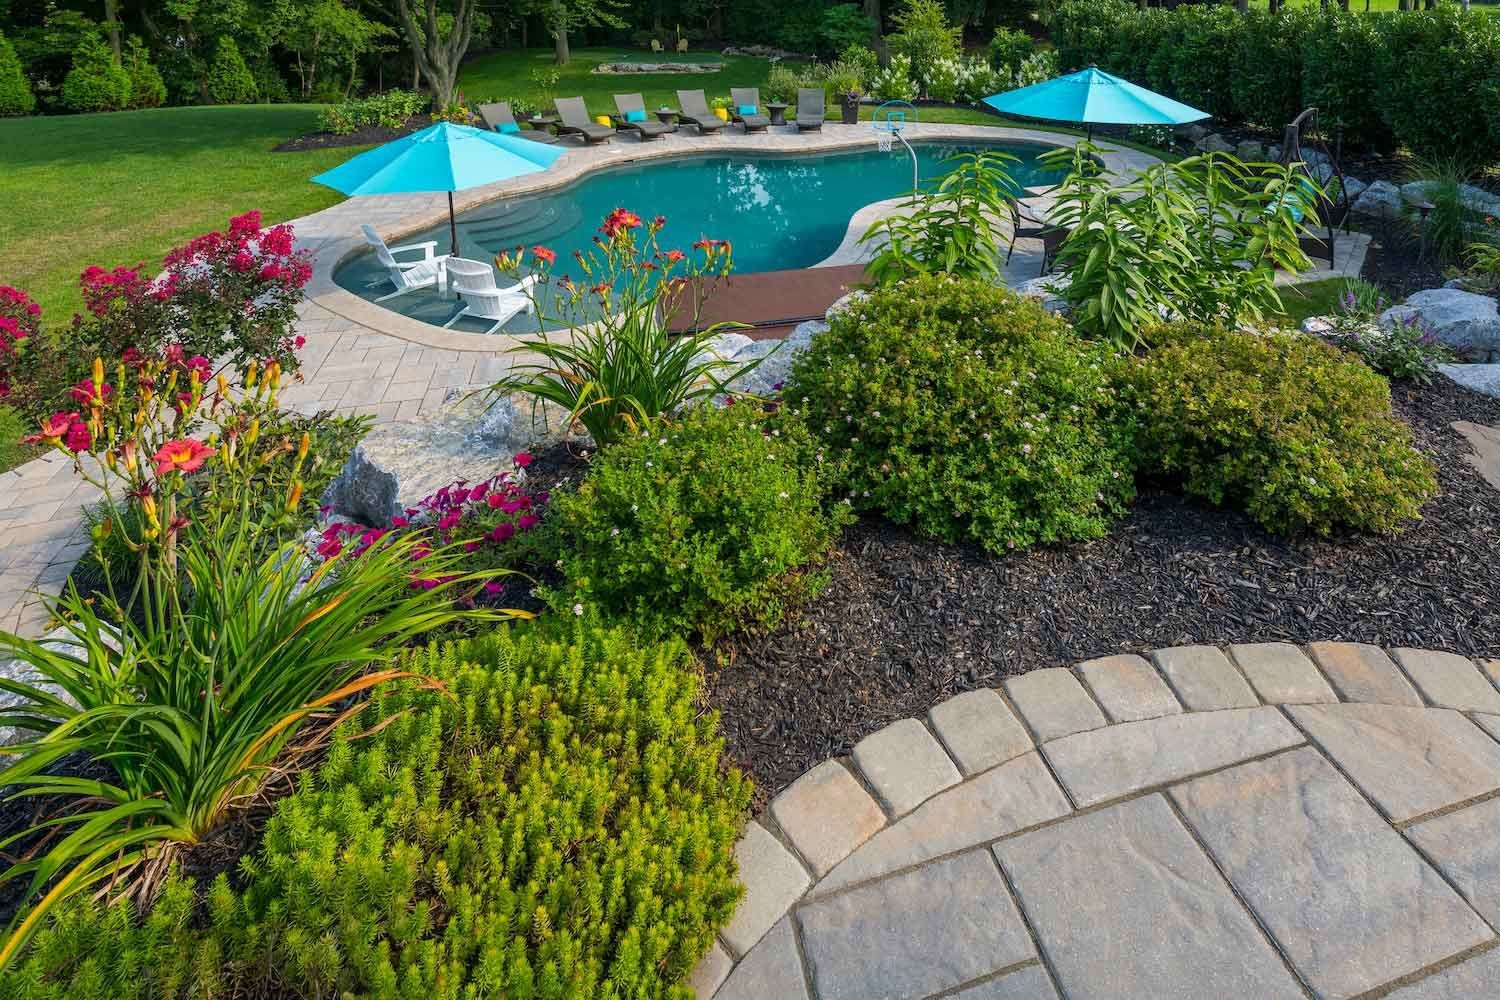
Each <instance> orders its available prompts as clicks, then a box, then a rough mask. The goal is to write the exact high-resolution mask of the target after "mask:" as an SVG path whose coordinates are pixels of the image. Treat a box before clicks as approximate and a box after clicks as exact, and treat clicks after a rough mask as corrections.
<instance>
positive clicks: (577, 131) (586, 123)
mask: <svg viewBox="0 0 1500 1000" xmlns="http://www.w3.org/2000/svg"><path fill="white" fill-rule="evenodd" d="M553 103H555V104H556V105H557V117H558V119H559V120H558V123H557V125H556V129H557V134H558V135H580V136H583V141H584V142H586V143H590V144H592V143H596V142H608V141H609V140H611V139H613V138H614V137H615V130H614V129H613V128H612V127H610V126H609V125H600V124H599V123H598V122H596V121H594V120H593V119H591V118H590V117H589V109H588V106H587V105H585V104H584V103H583V98H581V97H559V98H558V99H557V100H556V101H554V102H553Z"/></svg>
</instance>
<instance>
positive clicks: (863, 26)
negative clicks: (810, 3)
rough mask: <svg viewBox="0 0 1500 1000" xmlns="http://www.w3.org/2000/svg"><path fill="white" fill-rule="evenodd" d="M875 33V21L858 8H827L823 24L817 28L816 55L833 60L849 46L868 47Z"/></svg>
mask: <svg viewBox="0 0 1500 1000" xmlns="http://www.w3.org/2000/svg"><path fill="white" fill-rule="evenodd" d="M875 32H876V25H875V19H874V18H872V17H868V16H867V15H866V14H865V13H864V12H863V11H862V10H860V9H859V8H858V7H856V6H854V5H852V4H839V5H838V6H835V7H829V8H828V9H827V10H825V11H823V23H822V25H820V26H819V28H818V55H819V56H822V57H824V58H833V57H835V56H837V55H838V54H839V53H841V52H843V51H844V50H846V49H848V48H849V46H851V45H868V44H869V42H870V39H872V38H874V37H875Z"/></svg>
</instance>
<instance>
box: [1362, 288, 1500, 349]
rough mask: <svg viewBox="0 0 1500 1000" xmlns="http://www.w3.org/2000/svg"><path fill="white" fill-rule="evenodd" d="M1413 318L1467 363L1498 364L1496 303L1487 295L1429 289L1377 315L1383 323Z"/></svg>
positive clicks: (1499, 327) (1499, 341)
mask: <svg viewBox="0 0 1500 1000" xmlns="http://www.w3.org/2000/svg"><path fill="white" fill-rule="evenodd" d="M1413 318H1416V319H1417V320H1419V321H1420V322H1422V323H1423V324H1424V325H1425V326H1427V327H1428V328H1429V329H1431V330H1432V333H1433V336H1435V337H1437V339H1438V340H1440V341H1442V342H1443V343H1445V344H1447V345H1448V346H1449V347H1452V348H1454V349H1455V350H1457V351H1460V352H1462V353H1463V354H1465V355H1466V356H1468V357H1469V358H1470V359H1471V360H1474V361H1481V362H1483V361H1494V360H1500V303H1497V302H1496V301H1495V300H1494V299H1492V298H1490V297H1489V296H1488V295H1476V294H1474V293H1473V292H1465V291H1462V290H1461V289H1457V288H1429V289H1427V290H1426V291H1422V292H1417V293H1416V294H1415V295H1412V296H1411V297H1410V298H1408V299H1407V300H1406V301H1405V302H1403V303H1402V304H1401V305H1399V306H1392V307H1391V308H1389V309H1387V310H1386V311H1385V312H1383V313H1381V314H1380V319H1381V322H1384V323H1406V322H1410V321H1411V320H1412V319H1413Z"/></svg>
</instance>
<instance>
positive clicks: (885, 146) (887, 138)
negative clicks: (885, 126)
mask: <svg viewBox="0 0 1500 1000" xmlns="http://www.w3.org/2000/svg"><path fill="white" fill-rule="evenodd" d="M875 145H876V146H877V147H878V148H879V149H880V151H881V152H882V153H889V152H890V151H891V133H889V132H886V131H884V130H882V131H881V133H880V134H879V135H877V136H876V137H875Z"/></svg>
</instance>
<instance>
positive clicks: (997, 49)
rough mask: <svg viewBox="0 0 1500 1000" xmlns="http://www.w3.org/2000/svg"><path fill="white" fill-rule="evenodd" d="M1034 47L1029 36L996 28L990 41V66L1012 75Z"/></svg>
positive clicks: (1022, 32)
mask: <svg viewBox="0 0 1500 1000" xmlns="http://www.w3.org/2000/svg"><path fill="white" fill-rule="evenodd" d="M1035 47H1036V44H1035V43H1034V42H1033V41H1032V40H1031V36H1030V35H1028V34H1026V32H1024V31H1015V30H1012V29H1010V28H996V29H995V37H993V38H991V39H990V48H989V56H990V65H991V66H993V67H995V68H996V69H998V70H1004V71H1005V72H1007V73H1012V74H1013V73H1015V72H1016V70H1018V69H1020V68H1021V63H1022V62H1023V61H1024V60H1025V59H1026V57H1027V56H1029V55H1031V52H1032V50H1033V49H1034V48H1035Z"/></svg>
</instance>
